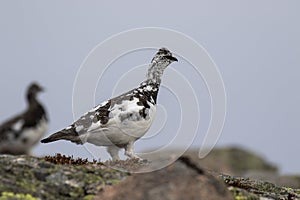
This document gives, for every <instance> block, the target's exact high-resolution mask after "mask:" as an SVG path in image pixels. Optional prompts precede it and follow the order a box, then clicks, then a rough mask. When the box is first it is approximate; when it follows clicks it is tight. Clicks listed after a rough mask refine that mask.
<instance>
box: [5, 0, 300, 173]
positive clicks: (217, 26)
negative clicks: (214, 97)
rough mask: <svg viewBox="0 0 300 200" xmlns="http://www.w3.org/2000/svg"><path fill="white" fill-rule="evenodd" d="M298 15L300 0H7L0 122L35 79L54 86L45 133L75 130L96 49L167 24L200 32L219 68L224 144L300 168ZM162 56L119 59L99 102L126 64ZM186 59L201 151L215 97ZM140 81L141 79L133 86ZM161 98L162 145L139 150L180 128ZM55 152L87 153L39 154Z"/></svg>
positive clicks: (60, 148)
mask: <svg viewBox="0 0 300 200" xmlns="http://www.w3.org/2000/svg"><path fill="white" fill-rule="evenodd" d="M299 19H300V1H298V0H294V1H291V0H289V1H276V0H264V1H258V0H255V1H253V0H251V1H250V0H249V1H238V0H236V1H232V0H228V1H226V2H225V1H214V0H213V1H211V0H210V1H208V0H207V1H187V2H176V1H163V2H162V1H151V2H140V1H127V2H117V1H110V2H109V3H108V2H105V3H104V2H101V1H74V0H72V1H60V0H56V1H33V0H27V1H9V0H6V1H5V0H2V1H0V55H1V57H0V80H1V84H0V91H1V105H0V110H1V112H0V121H4V120H5V119H7V118H8V117H10V116H12V115H13V114H15V113H18V112H20V111H21V110H22V109H24V107H25V102H24V90H25V89H26V87H27V85H28V84H29V83H30V82H31V81H32V80H36V81H38V82H39V83H40V84H41V85H43V86H45V88H46V89H47V91H46V92H45V93H44V94H42V95H41V96H40V99H41V101H42V102H43V104H44V105H45V106H46V107H47V110H48V112H49V115H50V119H51V124H50V128H49V132H48V133H47V135H48V134H50V133H51V132H54V131H56V130H58V129H60V128H63V127H65V126H67V125H68V124H69V123H71V122H72V121H73V115H72V90H73V83H74V80H75V76H76V73H77V71H78V69H79V66H80V65H81V63H82V62H83V60H84V58H85V57H86V56H87V55H88V53H89V52H90V51H91V50H92V48H94V47H95V46H96V45H97V44H99V43H100V42H102V41H103V40H105V39H106V38H108V37H110V36H111V35H113V34H116V33H119V32H121V31H124V30H128V29H131V28H138V27H147V26H148V27H149V26H155V27H165V28H170V29H174V30H177V31H180V32H183V33H185V34H187V35H189V36H190V37H192V38H194V39H195V40H196V41H197V42H198V43H200V44H201V45H203V46H204V48H205V49H206V50H207V51H208V52H209V54H210V55H211V57H212V58H213V59H214V61H215V62H216V64H217V65H218V67H219V69H220V72H221V74H222V76H223V79H224V83H225V87H226V92H227V97H228V107H227V111H228V112H227V118H226V124H225V127H224V130H223V133H222V135H221V137H220V140H219V141H218V146H228V145H239V146H242V147H245V148H247V149H250V150H254V151H256V152H258V153H260V154H262V155H264V156H265V157H266V158H267V159H268V160H269V161H271V162H272V163H275V164H277V165H279V166H280V168H281V172H282V173H300V161H299V152H300V145H299V140H300V137H299V131H300V127H299V120H300V119H299V114H300V107H299V102H300V95H299V85H300V76H299V73H300V70H299V67H300V26H299ZM154 53H155V51H150V50H148V51H141V52H137V53H136V54H130V55H128V57H127V58H124V59H123V60H122V59H121V60H120V61H119V62H117V63H115V66H113V67H112V68H111V69H110V71H108V72H107V73H106V76H107V77H106V78H104V79H105V80H106V81H105V82H100V83H99V85H98V88H102V89H101V94H100V92H99V91H100V90H98V89H97V91H98V92H97V94H96V102H98V103H100V102H101V101H103V100H105V99H106V98H108V97H110V95H111V89H112V88H113V86H114V84H115V83H116V81H117V80H118V77H119V76H118V73H119V72H118V70H119V69H118V66H119V67H120V65H122V66H124V68H122V69H123V70H124V69H126V70H129V69H131V63H132V67H135V66H137V65H140V64H144V63H146V62H149V61H150V60H151V57H152V55H153V54H154ZM182 65H187V64H186V63H184V62H181V63H176V64H174V68H176V69H178V70H179V71H180V70H181V71H182V73H183V74H185V76H187V77H188V78H189V79H190V80H191V82H192V85H193V86H194V87H195V89H196V91H199V92H197V97H198V98H199V104H200V105H199V106H200V108H201V111H202V112H203V114H202V113H201V114H202V118H201V124H202V126H201V127H200V129H199V133H198V137H197V138H196V140H195V142H194V145H193V147H199V145H200V144H201V141H202V139H203V133H204V131H205V130H206V128H207V124H208V120H209V109H208V107H209V106H210V105H209V99H208V94H207V91H206V90H205V86H204V84H203V81H202V80H201V79H200V77H198V78H197V77H193V71H192V70H186V68H184V67H182ZM125 66H126V67H125ZM180 67H181V69H180ZM182 68H184V69H182ZM126 70H125V72H126ZM120 75H122V74H120ZM165 76H167V72H166V73H165ZM110 77H111V78H110ZM142 79H143V77H136V80H132V85H134V84H135V83H138V82H140V81H141V80H142ZM199 80H200V81H199ZM110 81H111V82H110ZM197 81H198V82H197ZM103 88H104V91H102V90H103ZM201 88H202V89H203V90H201ZM159 101H160V104H162V105H164V106H165V109H166V112H167V116H169V117H168V120H167V124H166V126H165V127H164V129H163V131H162V133H161V134H163V135H162V136H161V137H160V138H159V140H157V141H153V142H146V141H141V142H138V143H137V145H136V147H137V151H143V150H145V149H149V148H155V147H157V146H161V145H163V144H164V143H165V142H167V141H168V140H170V135H168V133H170V132H172V131H174V130H173V129H174V126H173V125H172V124H176V123H177V121H178V117H176V116H177V113H178V112H177V111H174V110H173V108H172V106H174V105H176V101H174V97H173V96H172V94H170V93H169V92H168V91H167V90H161V91H160V95H159ZM173 101H174V102H173ZM173 111H174V113H172V112H173ZM99 149H101V151H103V149H102V148H99ZM57 152H61V153H65V154H68V155H74V156H75V157H77V156H83V157H89V154H88V153H87V152H86V150H85V149H84V148H82V147H80V146H76V145H75V144H71V143H69V142H57V143H53V144H51V145H50V144H49V145H44V144H43V145H42V144H40V145H38V146H37V147H36V148H35V149H34V154H36V155H46V154H54V153H57ZM104 154H105V153H104V151H103V157H106V154H105V155H104Z"/></svg>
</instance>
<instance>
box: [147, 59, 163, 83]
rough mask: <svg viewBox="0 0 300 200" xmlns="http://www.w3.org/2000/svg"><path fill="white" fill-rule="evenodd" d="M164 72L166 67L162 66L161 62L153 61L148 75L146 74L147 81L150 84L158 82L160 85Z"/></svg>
mask: <svg viewBox="0 0 300 200" xmlns="http://www.w3.org/2000/svg"><path fill="white" fill-rule="evenodd" d="M163 73H164V67H163V66H160V65H159V63H156V62H152V63H151V64H150V66H149V69H148V72H147V75H146V78H147V80H146V82H147V83H148V84H156V85H160V83H161V77H162V75H163Z"/></svg>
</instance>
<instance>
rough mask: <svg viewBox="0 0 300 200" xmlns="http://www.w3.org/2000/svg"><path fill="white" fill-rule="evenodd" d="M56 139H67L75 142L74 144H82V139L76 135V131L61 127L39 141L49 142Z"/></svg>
mask: <svg viewBox="0 0 300 200" xmlns="http://www.w3.org/2000/svg"><path fill="white" fill-rule="evenodd" d="M57 140H69V141H71V142H75V143H76V144H82V141H81V139H80V138H79V136H78V133H76V132H75V131H74V130H72V129H69V130H67V129H63V130H61V131H58V132H56V133H53V134H52V135H50V136H49V137H47V138H45V139H43V140H41V143H49V142H54V141H57Z"/></svg>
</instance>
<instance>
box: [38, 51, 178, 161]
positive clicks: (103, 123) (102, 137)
mask: <svg viewBox="0 0 300 200" xmlns="http://www.w3.org/2000/svg"><path fill="white" fill-rule="evenodd" d="M174 61H178V60H177V58H175V57H174V56H173V55H172V53H171V52H170V51H169V50H168V49H166V48H161V49H159V51H158V52H157V53H156V54H155V56H154V58H153V59H152V61H151V63H150V65H149V69H148V73H147V76H146V80H145V81H143V82H142V83H141V84H140V86H139V87H137V88H135V89H133V90H130V91H129V92H126V93H124V94H122V95H120V96H117V97H115V98H112V99H110V100H108V101H105V102H103V103H102V104H100V105H98V106H96V107H95V108H93V109H92V110H90V111H89V112H88V113H86V114H85V115H83V116H82V117H81V118H79V119H78V120H77V121H76V122H74V123H73V124H72V125H70V126H68V127H67V128H65V129H63V130H61V131H59V132H56V133H54V134H52V135H51V136H50V137H48V138H46V139H43V140H42V141H41V142H42V143H48V142H53V141H56V140H69V141H71V142H74V143H77V144H83V143H85V142H88V143H92V144H94V145H97V146H106V147H107V151H108V153H109V154H110V155H111V157H112V159H113V160H118V159H119V153H118V152H119V150H120V148H124V149H125V155H126V156H128V157H129V158H138V159H140V158H139V157H138V156H137V155H136V154H135V153H134V150H133V144H134V142H135V141H136V140H138V139H139V138H141V137H142V136H144V135H145V133H146V132H147V131H148V130H149V128H150V126H151V124H152V122H153V119H154V116H155V112H156V99H157V94H158V90H159V86H160V83H161V77H162V75H163V72H164V70H165V69H166V68H167V66H168V65H170V64H171V63H172V62H174Z"/></svg>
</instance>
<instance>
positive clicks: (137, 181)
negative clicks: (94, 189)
mask: <svg viewBox="0 0 300 200" xmlns="http://www.w3.org/2000/svg"><path fill="white" fill-rule="evenodd" d="M96 199H99V200H101V199H106V200H110V199H114V200H123V199H132V200H135V199H143V200H154V199H159V200H181V199H189V200H193V199H206V200H210V199H211V200H215V199H218V200H227V199H228V200H229V199H233V197H232V195H231V194H230V193H229V192H228V190H227V188H226V187H225V185H224V183H223V182H222V181H220V180H219V179H217V178H215V177H214V176H212V175H210V174H208V173H206V172H205V171H203V170H202V169H200V168H199V167H197V166H196V165H195V164H194V163H192V162H190V160H189V159H188V158H187V157H182V158H180V159H179V160H178V161H176V162H175V163H174V164H172V165H170V166H168V167H166V168H164V169H161V170H158V171H153V172H149V173H144V174H134V175H132V176H130V177H129V178H127V179H126V180H125V181H124V182H121V183H120V184H118V185H116V186H114V187H109V188H105V190H104V191H103V192H102V193H100V194H99V195H97V198H96Z"/></svg>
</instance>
